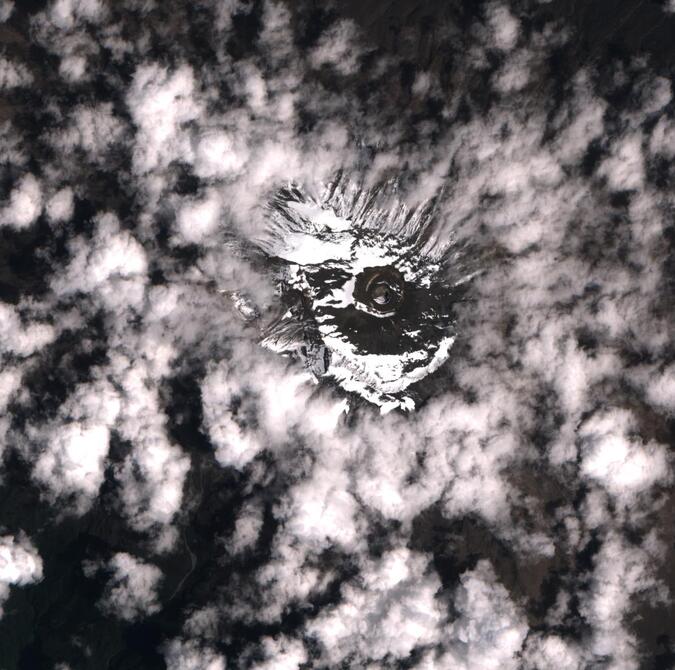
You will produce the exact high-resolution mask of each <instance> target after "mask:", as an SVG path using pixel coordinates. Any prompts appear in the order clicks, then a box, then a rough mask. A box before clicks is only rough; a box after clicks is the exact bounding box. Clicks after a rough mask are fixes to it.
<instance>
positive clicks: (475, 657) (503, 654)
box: [443, 561, 528, 670]
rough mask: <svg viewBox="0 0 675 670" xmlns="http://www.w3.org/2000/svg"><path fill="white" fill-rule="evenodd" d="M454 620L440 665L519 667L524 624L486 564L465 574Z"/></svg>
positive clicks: (526, 628) (457, 666)
mask: <svg viewBox="0 0 675 670" xmlns="http://www.w3.org/2000/svg"><path fill="white" fill-rule="evenodd" d="M454 603H455V608H456V610H457V612H458V614H459V615H458V617H457V619H456V620H455V621H454V622H453V623H452V626H451V628H450V632H449V636H450V640H451V641H450V643H449V645H448V646H449V649H448V651H447V652H446V655H445V656H443V662H444V663H446V664H448V665H452V667H456V668H467V669H469V668H476V667H481V668H486V670H487V669H488V668H514V669H515V668H518V667H519V666H520V661H519V659H518V653H519V652H520V649H521V646H522V644H523V641H524V640H525V637H526V635H527V631H528V627H527V623H526V621H525V619H524V617H523V615H522V613H520V612H519V611H518V609H517V608H516V606H515V605H514V604H513V602H512V601H511V599H510V598H509V595H508V592H507V591H506V589H505V588H504V587H503V586H502V585H501V584H499V583H498V582H497V581H496V578H495V575H494V571H493V570H492V567H491V566H490V564H489V563H488V562H487V561H479V563H478V565H477V566H476V568H475V569H474V570H471V571H469V572H466V573H464V574H463V575H462V576H461V578H460V585H459V587H458V589H457V591H456V592H455V597H454Z"/></svg>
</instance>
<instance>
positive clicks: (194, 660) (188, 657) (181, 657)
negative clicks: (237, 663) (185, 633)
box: [164, 640, 227, 670]
mask: <svg viewBox="0 0 675 670" xmlns="http://www.w3.org/2000/svg"><path fill="white" fill-rule="evenodd" d="M164 660H165V661H166V665H167V668H168V670H225V668H226V667H227V665H226V663H225V659H224V658H223V657H222V656H220V655H219V654H217V653H216V652H214V651H213V650H210V649H208V648H203V647H200V645H199V644H198V643H197V642H196V641H194V640H187V641H184V640H172V641H171V642H169V643H168V644H166V645H165V647H164Z"/></svg>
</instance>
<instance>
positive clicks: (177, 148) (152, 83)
mask: <svg viewBox="0 0 675 670" xmlns="http://www.w3.org/2000/svg"><path fill="white" fill-rule="evenodd" d="M196 93H197V92H196V90H195V77H194V73H193V71H192V69H191V68H190V67H189V66H188V65H183V66H181V67H179V68H178V69H176V70H175V71H172V72H171V71H169V70H168V69H167V68H164V67H162V66H160V65H158V64H148V65H142V66H140V67H139V68H138V69H137V70H136V72H135V74H134V78H133V81H132V84H131V87H130V89H129V93H128V94H127V96H126V100H127V105H128V106H129V111H130V112H131V116H132V118H133V120H134V123H135V124H136V125H137V126H138V133H137V137H136V142H135V145H134V169H135V170H136V171H137V172H138V173H139V174H141V175H142V174H146V173H148V172H150V171H152V170H161V169H164V168H166V167H167V166H168V164H169V163H170V162H171V161H172V160H176V159H181V160H187V161H189V162H191V159H192V156H193V149H192V144H191V142H190V136H189V134H188V132H187V130H186V129H185V128H184V127H183V126H184V124H186V123H188V122H189V121H193V120H195V119H197V118H198V117H199V116H200V115H201V114H202V106H201V103H200V102H199V100H198V99H196V98H197V95H196Z"/></svg>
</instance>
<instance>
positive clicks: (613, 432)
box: [579, 410, 672, 506]
mask: <svg viewBox="0 0 675 670" xmlns="http://www.w3.org/2000/svg"><path fill="white" fill-rule="evenodd" d="M635 431H636V425H635V420H634V419H633V417H632V415H631V413H630V412H628V411H626V410H606V411H605V412H602V413H598V414H596V415H594V416H593V417H591V418H590V419H589V420H588V421H587V422H586V423H584V424H583V426H582V427H581V429H580V430H579V436H580V437H581V439H582V440H584V441H585V442H586V444H587V446H585V448H584V449H583V452H582V461H581V472H582V474H583V475H585V476H587V477H589V478H590V479H593V480H595V481H597V482H599V483H600V484H602V485H603V486H605V488H607V490H608V491H609V492H610V493H612V494H613V495H614V496H615V497H616V498H617V499H618V500H619V501H620V502H621V503H622V504H623V505H626V506H628V505H631V504H634V498H635V496H637V495H638V494H639V493H641V492H643V491H646V490H648V489H649V488H650V487H652V486H654V485H655V484H657V483H663V484H665V483H668V482H669V481H670V480H671V478H672V472H671V469H670V463H669V458H668V452H667V449H666V447H665V445H660V444H656V443H654V442H649V443H647V444H644V443H643V441H642V440H640V439H639V438H636V437H632V436H631V432H635Z"/></svg>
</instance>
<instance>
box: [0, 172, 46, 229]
mask: <svg viewBox="0 0 675 670" xmlns="http://www.w3.org/2000/svg"><path fill="white" fill-rule="evenodd" d="M41 212H42V186H41V184H40V182H39V181H38V180H37V179H36V178H35V177H34V176H33V175H32V174H26V175H24V176H23V177H22V178H21V179H20V180H19V181H18V183H17V184H16V185H15V186H14V188H13V189H12V192H11V193H10V196H9V198H8V201H7V202H6V204H5V205H4V207H2V209H0V226H11V227H13V228H16V229H17V230H21V229H23V228H27V227H28V226H30V225H31V224H32V223H34V222H35V220H36V219H37V217H38V216H40V213H41Z"/></svg>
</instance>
